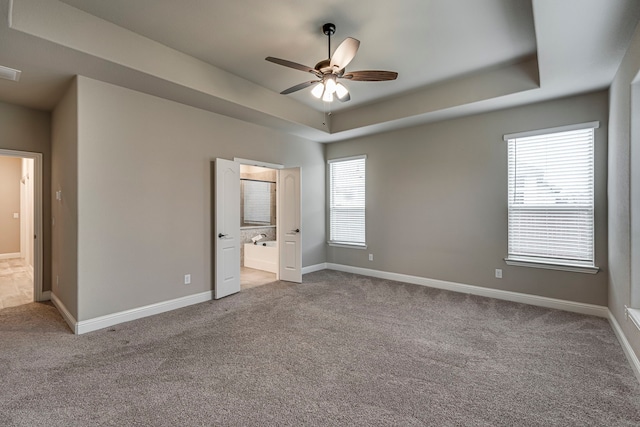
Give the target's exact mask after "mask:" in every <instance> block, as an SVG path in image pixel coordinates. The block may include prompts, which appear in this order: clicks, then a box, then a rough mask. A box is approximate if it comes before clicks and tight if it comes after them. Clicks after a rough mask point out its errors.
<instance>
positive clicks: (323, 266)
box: [302, 262, 327, 274]
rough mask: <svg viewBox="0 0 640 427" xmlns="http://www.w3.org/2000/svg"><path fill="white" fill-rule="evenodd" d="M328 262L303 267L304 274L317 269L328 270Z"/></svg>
mask: <svg viewBox="0 0 640 427" xmlns="http://www.w3.org/2000/svg"><path fill="white" fill-rule="evenodd" d="M326 269H327V263H326V262H323V263H320V264H316V265H309V266H307V267H302V274H309V273H315V272H316V271H321V270H326Z"/></svg>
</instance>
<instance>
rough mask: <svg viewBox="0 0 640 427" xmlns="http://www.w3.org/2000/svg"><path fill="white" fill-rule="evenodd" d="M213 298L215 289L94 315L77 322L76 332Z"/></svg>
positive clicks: (90, 330)
mask: <svg viewBox="0 0 640 427" xmlns="http://www.w3.org/2000/svg"><path fill="white" fill-rule="evenodd" d="M212 299H213V291H206V292H202V293H199V294H194V295H188V296H186V297H181V298H176V299H172V300H169V301H162V302H158V303H155V304H149V305H145V306H143V307H137V308H132V309H131V310H125V311H120V312H118V313H112V314H107V315H104V316H100V317H94V318H93V319H88V320H81V321H80V322H77V323H76V328H75V333H76V334H86V333H87V332H92V331H97V330H98V329H103V328H108V327H109V326H114V325H118V324H120V323H124V322H130V321H132V320H137V319H142V318H143V317H148V316H153V315H155V314H160V313H164V312H167V311H171V310H176V309H178V308H182V307H187V306H189V305H193V304H199V303H201V302H205V301H210V300H212Z"/></svg>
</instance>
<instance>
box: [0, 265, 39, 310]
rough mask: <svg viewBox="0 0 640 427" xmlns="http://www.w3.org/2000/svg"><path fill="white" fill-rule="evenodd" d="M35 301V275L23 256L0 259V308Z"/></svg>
mask: <svg viewBox="0 0 640 427" xmlns="http://www.w3.org/2000/svg"><path fill="white" fill-rule="evenodd" d="M31 302H33V277H32V275H31V273H30V271H29V268H28V266H27V263H26V262H25V261H24V260H23V259H21V258H12V259H1V260H0V309H3V308H7V307H15V306H16V305H23V304H29V303H31Z"/></svg>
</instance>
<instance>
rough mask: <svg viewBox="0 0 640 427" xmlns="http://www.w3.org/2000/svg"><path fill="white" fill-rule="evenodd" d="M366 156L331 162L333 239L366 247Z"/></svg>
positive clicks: (331, 236)
mask: <svg viewBox="0 0 640 427" xmlns="http://www.w3.org/2000/svg"><path fill="white" fill-rule="evenodd" d="M365 160H366V157H365V156H360V157H352V158H348V159H338V160H330V161H329V211H330V212H329V230H330V231H329V242H330V243H336V244H346V245H356V246H365Z"/></svg>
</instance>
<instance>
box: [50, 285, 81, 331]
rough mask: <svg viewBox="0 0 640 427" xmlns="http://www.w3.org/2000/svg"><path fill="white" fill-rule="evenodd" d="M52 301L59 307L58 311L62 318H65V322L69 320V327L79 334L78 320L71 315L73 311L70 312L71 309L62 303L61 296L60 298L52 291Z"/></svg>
mask: <svg viewBox="0 0 640 427" xmlns="http://www.w3.org/2000/svg"><path fill="white" fill-rule="evenodd" d="M51 302H53V305H55V306H56V308H57V309H58V311H59V312H60V314H61V315H62V318H63V319H64V321H65V322H67V325H69V327H70V328H71V330H72V331H73V333H74V334H77V333H78V332H77V325H78V322H77V321H76V319H75V318H74V317H73V316H72V315H71V313H69V310H67V307H65V305H64V304H63V303H62V301H60V298H58V297H57V296H56V294H54V293H53V292H51Z"/></svg>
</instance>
